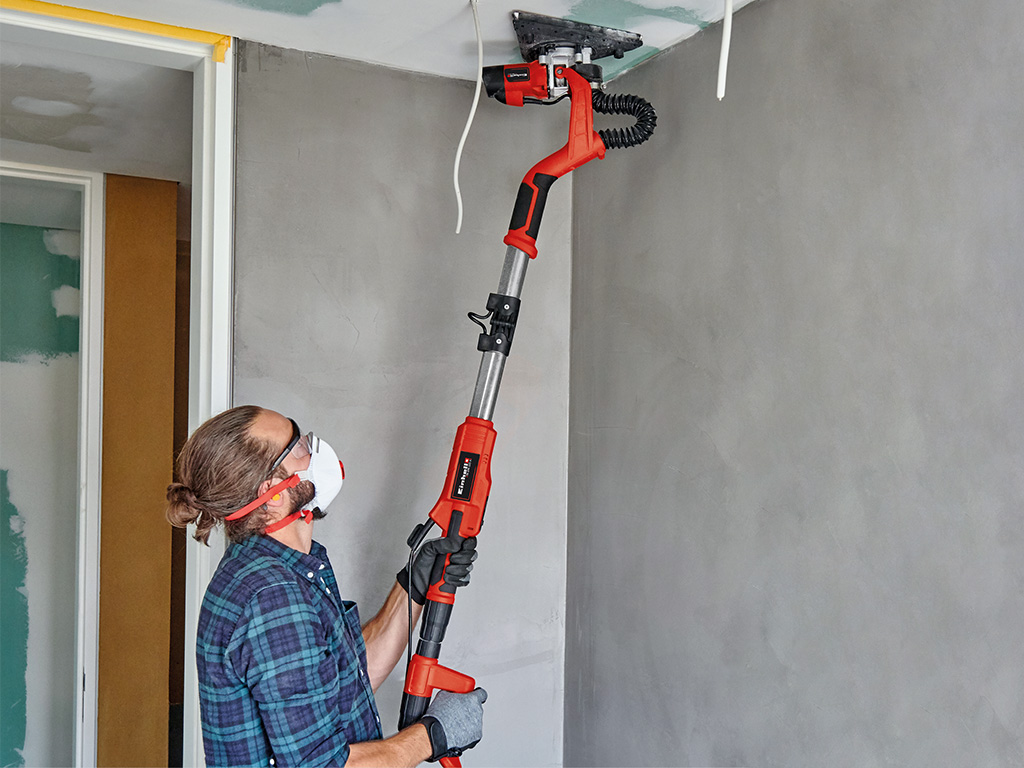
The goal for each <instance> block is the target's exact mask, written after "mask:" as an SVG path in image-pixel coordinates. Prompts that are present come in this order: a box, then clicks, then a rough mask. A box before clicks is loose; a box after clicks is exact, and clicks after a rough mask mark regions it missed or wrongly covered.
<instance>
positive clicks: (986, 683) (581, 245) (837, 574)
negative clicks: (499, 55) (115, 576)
mask: <svg viewBox="0 0 1024 768" xmlns="http://www.w3.org/2000/svg"><path fill="white" fill-rule="evenodd" d="M1022 28H1024V5H1022V4H1021V3H1020V2H1019V0H987V1H986V2H982V3H976V4H973V5H971V6H970V7H967V6H965V5H964V4H962V3H956V2H952V1H951V0H942V1H936V0H904V2H900V3H892V2H877V1H873V2H850V1H849V0H773V1H768V0H764V1H763V2H760V3H755V4H753V5H752V6H748V7H747V8H745V9H743V11H741V12H740V13H739V14H737V16H736V18H735V23H734V38H733V44H732V61H731V64H730V72H729V84H728V94H727V96H726V98H725V101H724V102H723V103H721V104H719V103H718V102H717V101H716V100H715V98H714V93H715V76H716V70H717V60H718V46H719V41H720V32H719V29H718V28H714V29H711V30H708V31H707V32H705V33H702V34H701V35H699V36H697V37H695V38H693V39H691V40H690V41H688V42H686V43H684V44H682V45H681V46H679V47H678V48H677V49H675V50H673V51H671V52H669V53H668V54H666V55H663V56H660V57H658V58H657V59H655V60H653V61H652V62H651V63H650V64H648V65H645V66H643V67H641V68H640V69H639V70H638V71H635V72H634V73H632V74H630V75H627V76H625V77H624V78H622V79H621V80H618V81H616V82H615V83H614V90H616V91H625V92H634V93H639V94H643V95H646V96H648V97H649V98H650V99H651V100H652V101H653V102H654V103H655V104H656V105H657V107H658V110H659V114H660V122H659V127H658V133H657V135H656V137H655V138H654V139H653V140H652V141H651V143H650V144H648V145H645V146H644V147H643V148H639V149H633V150H628V151H627V152H624V153H613V154H610V155H609V158H608V159H607V160H605V161H604V162H602V163H593V164H591V165H590V166H587V167H585V168H583V169H581V170H580V171H578V172H577V174H576V178H575V182H574V184H575V186H574V191H575V199H574V237H575V246H574V267H573V290H574V294H573V323H572V332H573V353H572V377H571V409H570V430H571V431H570V434H571V438H570V463H569V477H570V485H569V488H570V492H569V493H570V511H569V557H568V563H569V568H568V587H567V593H568V605H567V629H566V634H567V651H566V659H567V661H566V710H565V711H566V720H565V729H566V746H565V764H566V765H571V766H582V765H588V766H589V765H598V766H612V765H614V766H627V765H628V766H631V765H672V766H679V765H686V766H699V765H719V766H722V765H749V766H825V765H827V766H846V765H848V766H872V765H913V766H934V765H990V766H994V765H1002V766H1010V765H1016V766H1019V765H1022V764H1024V698H1022V692H1024V654H1022V653H1021V638H1022V637H1024V516H1022V509H1024V400H1022V382H1024V352H1022V350H1024V344H1022V338H1024V259H1022V253H1024V78H1022V77H1021V73H1022V72H1024V46H1022V45H1021V39H1020V30H1021V29H1022Z"/></svg>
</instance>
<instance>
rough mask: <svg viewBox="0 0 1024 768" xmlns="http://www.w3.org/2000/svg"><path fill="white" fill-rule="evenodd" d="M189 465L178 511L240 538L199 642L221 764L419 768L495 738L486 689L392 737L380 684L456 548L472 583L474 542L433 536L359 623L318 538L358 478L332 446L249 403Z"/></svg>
mask: <svg viewBox="0 0 1024 768" xmlns="http://www.w3.org/2000/svg"><path fill="white" fill-rule="evenodd" d="M177 471H178V479H179V481H180V482H177V483H173V484H172V485H171V486H169V487H168V489H167V500H168V507H167V519H168V520H169V521H170V522H171V523H172V524H173V525H176V526H179V527H184V526H186V525H188V524H190V523H194V524H195V525H196V533H195V537H196V539H198V540H199V541H201V542H203V543H206V541H207V539H208V537H209V535H210V531H211V530H212V529H213V528H214V527H215V526H216V525H223V526H224V529H225V533H226V534H227V537H228V539H229V545H228V548H227V551H226V552H225V554H224V558H223V559H222V560H221V562H220V565H219V567H218V568H217V572H216V573H215V574H214V576H213V579H212V580H211V581H210V585H209V587H208V588H207V591H206V597H205V599H204V600H203V605H202V609H201V612H200V617H199V627H198V637H197V642H196V659H197V664H198V672H199V698H200V705H201V714H202V723H203V743H204V747H205V750H206V762H207V765H209V766H229V765H230V766H235V765H273V766H278V767H280V766H291V765H302V766H314V765H345V766H353V767H355V768H358V766H371V765H387V766H414V765H418V764H419V763H420V762H422V761H423V760H426V759H428V758H436V757H439V756H441V755H442V754H444V753H445V752H446V751H447V750H449V749H456V750H458V749H468V748H469V747H472V746H474V745H475V744H476V742H477V741H479V740H480V737H481V735H482V718H483V702H484V701H485V700H486V698H487V694H486V693H485V692H484V691H483V690H482V689H479V688H478V689H477V690H476V691H473V692H471V693H467V694H461V695H460V694H453V693H448V692H444V691H443V692H440V693H439V694H438V695H437V696H436V697H435V699H434V701H433V702H432V703H431V705H430V708H429V709H428V710H427V713H426V715H425V716H424V717H423V719H422V720H420V721H419V722H418V723H415V724H413V725H411V726H409V727H408V728H405V729H404V730H402V731H400V732H399V733H397V734H395V735H394V736H392V737H390V738H387V739H384V738H382V736H383V734H382V731H381V725H380V718H379V716H378V714H377V707H376V704H375V702H374V696H373V693H374V691H376V690H377V688H378V687H379V686H380V684H381V683H382V682H383V681H384V679H385V678H386V677H387V676H388V674H389V673H390V672H391V670H392V669H393V668H394V667H395V664H396V663H397V662H398V661H399V659H400V658H401V657H402V654H403V651H404V650H405V646H406V642H407V637H408V632H409V623H408V611H407V601H408V600H409V599H410V598H409V596H410V595H411V597H412V599H413V601H414V602H415V603H416V605H415V606H414V608H413V617H412V618H413V622H414V623H415V621H416V619H417V618H418V617H419V613H420V611H421V609H422V604H423V600H424V595H425V593H426V590H427V587H428V582H429V577H430V571H431V568H432V566H433V562H434V559H435V558H436V556H437V555H438V554H441V553H449V554H450V561H449V562H450V565H449V566H448V568H447V570H446V577H445V578H446V580H447V581H448V582H449V583H450V584H452V585H454V586H464V585H465V584H467V583H468V582H469V571H470V570H471V569H472V562H473V560H474V559H475V558H476V552H475V548H476V540H475V539H466V540H465V541H461V542H460V541H459V539H458V537H457V536H453V537H452V538H450V539H434V540H433V541H431V542H428V543H427V544H425V545H424V547H423V548H422V550H421V551H420V553H419V554H418V555H417V557H416V559H415V561H414V562H413V567H412V570H411V572H410V571H409V568H408V566H407V567H406V568H404V569H403V570H402V571H400V572H399V574H398V580H397V583H395V584H394V586H393V587H392V588H391V592H390V593H389V594H388V596H387V599H386V600H385V601H384V606H383V607H382V608H381V609H380V611H379V612H378V613H377V615H376V616H374V617H373V618H372V619H370V620H369V621H368V622H367V623H366V624H365V625H364V626H362V627H360V624H359V613H358V611H357V609H356V606H355V604H354V603H352V602H349V601H344V600H342V599H341V597H340V595H339V593H338V583H337V580H336V579H335V576H334V571H333V569H332V568H331V563H330V561H329V560H328V558H327V550H326V549H325V548H324V547H323V546H322V545H320V544H319V543H317V542H315V541H313V521H314V520H319V519H321V518H323V517H324V515H325V514H326V510H327V507H328V505H329V504H330V503H331V501H332V500H333V498H334V496H335V495H336V494H337V492H338V490H340V488H341V484H342V481H343V479H344V468H343V467H342V465H341V462H339V461H338V459H337V456H336V455H335V453H334V451H333V450H332V449H331V447H330V446H329V445H328V444H327V443H326V442H324V441H323V440H321V439H319V438H317V437H316V436H315V435H313V434H312V433H307V434H305V435H303V434H302V433H301V431H300V430H299V427H298V425H297V424H296V423H295V422H294V421H292V420H291V419H288V418H285V417H284V416H282V415H281V414H279V413H276V412H274V411H270V410H265V409H263V408H258V407H256V406H241V407H238V408H232V409H230V410H228V411H225V412H224V413H221V414H219V415H218V416H215V417H213V418H212V419H210V420H209V421H207V422H206V423H205V424H203V425H202V426H200V427H199V428H198V429H197V430H196V431H195V433H193V435H192V436H191V437H190V438H189V439H188V441H187V442H186V444H185V446H184V447H183V449H182V451H181V453H180V454H179V456H178V461H177ZM407 590H408V591H407Z"/></svg>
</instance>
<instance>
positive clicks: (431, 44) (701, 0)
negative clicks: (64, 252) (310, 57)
mask: <svg viewBox="0 0 1024 768" xmlns="http://www.w3.org/2000/svg"><path fill="white" fill-rule="evenodd" d="M734 1H735V6H736V7H737V8H739V7H741V6H743V5H745V4H747V3H749V2H751V1H752V0H734ZM674 3H682V4H681V5H680V4H674ZM724 3H725V0H533V1H532V2H529V3H526V2H523V3H521V2H520V0H511V2H510V3H505V2H497V0H479V3H478V9H479V17H480V27H481V37H482V39H483V51H484V64H485V65H490V64H507V63H513V62H518V61H521V59H520V56H519V48H518V44H517V41H516V38H515V34H514V33H513V30H512V24H511V19H510V11H512V10H513V9H521V10H527V11H532V12H535V13H542V14H546V15H550V16H558V17H562V18H567V19H573V20H575V21H583V22H587V23H591V24H598V25H601V26H608V27H615V28H618V29H626V30H629V31H632V32H639V33H640V34H641V35H642V36H643V40H644V46H643V47H642V48H639V49H637V50H636V51H632V52H630V53H628V54H626V56H625V57H624V58H623V59H619V60H616V59H612V58H605V59H602V60H601V61H600V63H601V65H602V66H603V68H604V72H605V79H606V80H609V79H612V78H613V77H615V76H616V75H618V74H621V73H622V72H624V71H626V70H627V69H629V68H630V67H634V66H636V65H637V64H639V63H640V62H642V61H644V60H645V59H647V58H649V57H651V56H653V55H655V54H656V53H658V52H659V51H661V50H664V49H665V48H667V47H669V46H671V45H673V44H675V43H678V42H679V41H681V40H683V39H685V38H687V37H690V36H691V35H693V34H695V33H697V32H699V31H700V30H702V29H705V28H707V27H708V26H710V25H711V24H713V23H714V22H716V21H719V20H720V19H721V18H722V16H723V13H724ZM64 4H66V5H74V6H76V7H79V8H85V9H88V10H94V11H101V12H105V13H111V14H116V15H120V16H127V17H130V18H136V19H144V20H147V21H156V22H162V23H166V24H173V25H177V26H183V27H189V28H193V29H200V30H204V31H209V32H216V33H220V34H227V35H231V36H233V37H239V38H244V39H247V40H253V41H257V42H262V43H269V44H271V45H276V46H280V47H284V48H296V49H299V50H305V51H312V52H316V53H324V54H329V55H333V56H340V57H343V58H347V59H354V60H360V61H365V62H369V63H373V64H379V65H382V66H386V67H392V68H396V69H402V70H409V71H415V72H421V73H426V74H431V75H438V76H442V77H449V78H459V79H465V80H472V79H474V78H475V77H476V69H477V48H476V34H475V29H474V23H473V11H472V7H471V5H470V3H469V0H174V1H173V2H168V1H167V0H72V2H70V3H68V2H66V3H64ZM9 33H10V30H6V31H5V30H3V29H0V34H2V35H3V45H2V47H0V154H2V156H3V157H4V158H5V159H7V160H15V161H18V162H24V163H33V164H40V165H49V166H56V167H62V168H71V169H77V170H86V171H98V172H106V173H124V174H130V175H138V176H150V177H153V178H162V179H171V180H175V181H179V182H183V183H185V184H187V183H188V182H189V180H190V177H191V109H192V96H191V77H190V74H189V73H185V72H179V71H176V70H170V69H163V68H159V67H152V66H143V65H138V64H131V63H128V62H123V61H113V60H110V59H104V58H100V57H93V56H86V55H84V54H77V53H72V52H70V51H67V50H63V49H62V48H61V47H60V46H59V45H54V46H53V47H40V46H39V45H27V44H23V43H22V42H20V41H19V40H18V39H13V38H12V37H11V34H9ZM715 34H719V33H718V32H717V31H716V32H715Z"/></svg>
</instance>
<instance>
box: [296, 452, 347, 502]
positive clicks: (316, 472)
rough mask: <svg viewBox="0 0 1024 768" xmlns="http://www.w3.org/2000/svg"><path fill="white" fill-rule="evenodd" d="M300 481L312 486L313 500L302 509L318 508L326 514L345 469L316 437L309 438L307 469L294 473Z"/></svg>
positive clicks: (336, 457)
mask: <svg viewBox="0 0 1024 768" xmlns="http://www.w3.org/2000/svg"><path fill="white" fill-rule="evenodd" d="M295 474H296V475H298V476H299V479H300V480H309V481H310V482H311V483H312V484H313V490H314V494H313V498H312V499H311V500H310V502H309V503H308V504H304V505H303V509H308V510H315V509H317V508H318V507H319V508H320V512H321V513H326V511H327V506H328V505H329V504H330V503H331V502H332V501H334V499H335V497H336V496H337V495H338V491H340V490H341V484H342V482H344V480H345V468H344V466H343V465H342V463H341V462H340V461H338V454H336V453H335V452H334V449H333V448H331V446H330V445H329V444H328V443H327V441H326V440H321V439H320V438H319V437H317V436H316V435H312V434H311V435H310V436H309V467H308V468H307V469H303V470H300V471H299V472H296V473H295Z"/></svg>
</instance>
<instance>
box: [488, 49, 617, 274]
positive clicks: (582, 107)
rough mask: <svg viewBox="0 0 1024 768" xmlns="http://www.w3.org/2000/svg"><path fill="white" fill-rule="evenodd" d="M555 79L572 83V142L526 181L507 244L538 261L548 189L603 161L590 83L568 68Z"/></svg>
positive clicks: (533, 169) (531, 170)
mask: <svg viewBox="0 0 1024 768" xmlns="http://www.w3.org/2000/svg"><path fill="white" fill-rule="evenodd" d="M555 76H556V77H562V78H565V79H566V81H568V83H569V92H570V94H571V98H572V110H571V111H570V113H569V141H568V142H567V143H566V145H565V146H564V147H562V148H561V149H560V150H558V151H557V152H554V153H553V154H550V155H548V156H547V157H545V158H544V159H543V160H541V161H540V162H539V163H537V164H536V165H535V166H533V168H531V169H530V170H529V171H528V172H527V174H526V176H525V177H524V178H523V183H522V184H520V185H519V195H518V197H516V204H515V207H514V208H513V209H512V222H511V223H510V224H509V228H508V234H507V235H505V241H504V242H505V245H511V246H513V247H515V248H518V249H519V250H521V251H522V252H523V253H527V254H529V255H530V258H531V259H535V258H537V233H538V232H539V231H540V218H541V215H542V214H543V213H544V204H545V203H546V202H547V197H548V189H550V188H551V185H552V184H554V183H555V181H556V180H557V179H559V178H560V177H562V176H564V175H565V174H567V173H569V172H570V171H573V170H575V169H576V168H579V167H580V166H581V165H583V164H584V163H587V162H590V161H591V160H593V159H594V158H603V157H604V152H605V146H604V142H603V141H602V140H601V137H600V136H599V135H598V134H597V132H596V131H594V102H593V96H592V94H593V91H592V90H591V87H590V83H589V82H588V81H587V79H586V78H585V77H583V75H581V74H579V73H578V72H576V71H575V70H572V69H569V68H568V67H558V68H557V69H555Z"/></svg>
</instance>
